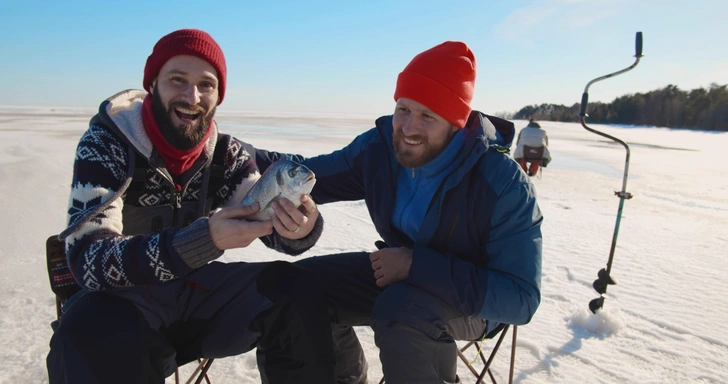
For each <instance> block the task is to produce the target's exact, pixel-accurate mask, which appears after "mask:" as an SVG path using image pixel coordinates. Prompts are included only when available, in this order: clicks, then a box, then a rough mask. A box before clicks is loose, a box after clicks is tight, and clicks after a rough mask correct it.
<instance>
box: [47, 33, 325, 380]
mask: <svg viewBox="0 0 728 384" xmlns="http://www.w3.org/2000/svg"><path fill="white" fill-rule="evenodd" d="M226 75H227V73H226V65H225V57H224V55H223V52H222V50H221V49H220V47H219V45H218V44H217V43H216V42H215V40H213V38H212V37H211V36H210V35H209V34H207V33H206V32H203V31H200V30H194V29H184V30H178V31H174V32H172V33H170V34H168V35H166V36H164V37H162V38H161V39H160V40H159V41H158V42H157V43H156V45H155V46H154V49H153V50H152V53H151V54H150V55H149V57H148V59H147V62H146V66H145V67H144V79H143V84H144V90H128V91H123V92H120V93H118V94H116V95H114V96H112V97H110V98H109V99H107V100H106V101H104V102H103V103H102V104H101V106H100V108H99V112H98V114H97V115H96V116H94V117H93V119H92V120H91V123H90V127H89V128H88V130H87V131H86V132H85V133H84V134H83V136H82V137H81V139H80V142H79V144H78V147H77V150H76V158H75V164H74V172H73V182H72V186H71V196H70V202H69V209H68V227H67V228H66V229H65V230H64V231H63V232H62V233H61V234H60V236H59V237H60V238H62V239H64V240H65V244H66V253H67V259H68V262H69V266H70V269H71V272H72V274H73V277H74V278H75V280H76V281H77V283H78V284H79V285H80V287H81V288H83V289H82V290H80V291H79V292H78V293H76V294H75V295H73V296H72V297H71V298H70V299H69V300H68V301H67V302H66V304H65V306H64V309H63V313H62V315H61V318H60V321H59V323H58V326H57V328H56V330H55V332H54V335H53V337H52V339H51V342H50V347H51V348H50V352H49V354H48V358H47V368H48V374H49V378H50V383H51V384H56V383H84V384H88V383H103V384H108V383H124V384H129V383H135V384H136V383H163V382H164V380H165V377H167V376H169V375H171V374H172V373H173V372H174V371H175V368H176V367H177V366H178V365H181V364H185V363H187V362H190V361H194V360H196V359H198V358H203V357H204V358H217V357H224V356H232V355H238V354H241V353H245V352H247V351H250V350H251V349H253V348H256V347H257V348H258V351H257V353H258V367H259V369H260V373H261V378H262V381H263V382H264V383H278V384H285V383H310V384H321V383H334V357H333V354H332V344H331V343H332V339H331V327H330V321H329V316H328V314H327V310H328V309H327V306H326V302H325V301H324V298H323V296H322V293H321V291H320V285H319V284H318V282H317V280H316V277H315V275H313V274H312V273H311V272H307V271H305V270H304V269H303V268H301V267H299V266H296V265H294V264H291V263H288V262H283V261H276V262H271V263H245V262H236V263H222V262H217V261H214V260H215V259H217V258H219V257H220V256H221V255H222V254H223V252H224V251H225V250H226V249H234V248H244V247H247V246H248V245H249V244H250V243H251V242H253V241H254V240H255V239H258V238H259V239H261V240H262V241H263V243H264V244H265V245H266V246H268V247H270V248H273V249H276V250H278V251H280V252H284V253H286V254H289V255H298V254H301V253H303V252H304V251H306V250H308V249H309V248H311V247H312V246H313V245H314V243H315V242H316V241H317V240H318V238H319V236H320V234H321V231H322V228H323V221H322V219H321V216H320V215H319V214H318V210H317V208H316V205H315V204H314V203H313V201H312V200H311V199H310V198H309V197H307V196H303V197H302V199H301V200H302V205H301V207H302V208H301V209H300V210H299V209H291V210H289V211H286V212H283V211H280V210H279V212H278V215H277V216H276V217H275V218H273V219H271V220H267V221H260V222H253V221H247V220H246V217H247V216H248V215H251V214H254V213H256V212H257V211H258V210H259V209H260V207H259V206H257V204H256V205H255V206H247V207H242V206H239V204H240V202H241V200H242V198H243V196H245V194H246V192H247V191H248V190H249V189H250V188H251V187H252V185H253V184H254V183H255V181H256V180H257V179H259V178H260V175H261V172H262V171H263V169H259V168H258V167H257V166H256V162H255V159H256V157H265V156H266V155H267V152H265V151H260V152H259V151H256V149H255V148H253V147H252V146H251V145H249V144H246V143H243V142H241V141H239V140H237V139H234V138H232V137H230V136H229V135H224V134H222V133H220V132H219V131H218V129H217V124H216V123H215V121H214V120H213V116H214V114H215V109H216V107H217V106H218V105H219V104H220V103H222V101H223V98H224V96H225V85H226Z"/></svg>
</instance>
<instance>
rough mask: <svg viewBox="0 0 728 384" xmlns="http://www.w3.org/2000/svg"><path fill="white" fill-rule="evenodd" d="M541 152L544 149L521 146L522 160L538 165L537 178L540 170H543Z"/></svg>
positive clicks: (539, 175)
mask: <svg viewBox="0 0 728 384" xmlns="http://www.w3.org/2000/svg"><path fill="white" fill-rule="evenodd" d="M543 151H544V147H530V146H528V145H524V146H523V160H525V161H526V162H528V163H538V165H539V167H538V174H537V176H538V178H539V179H540V178H541V170H542V169H543V167H544V166H543V164H544V162H543Z"/></svg>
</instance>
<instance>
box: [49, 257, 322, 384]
mask: <svg viewBox="0 0 728 384" xmlns="http://www.w3.org/2000/svg"><path fill="white" fill-rule="evenodd" d="M83 293H84V291H82V293H79V294H77V295H80V296H78V297H75V298H72V300H70V301H69V303H68V304H70V305H69V307H68V308H67V311H66V312H65V313H64V315H63V316H62V317H61V319H60V322H59V324H58V328H57V329H56V331H55V333H54V335H53V337H52V339H51V342H50V346H51V350H50V353H49V354H48V358H47V367H48V375H49V378H50V383H51V384H56V383H163V382H164V378H165V377H166V376H169V375H170V374H172V373H173V372H174V370H175V368H176V367H177V366H178V365H181V364H185V363H187V362H189V361H192V360H195V359H197V358H202V357H208V358H210V357H212V358H218V357H225V356H233V355H238V354H241V353H244V352H247V351H250V350H251V349H253V348H255V347H258V367H259V369H260V372H261V379H262V381H263V383H272V384H283V383H311V384H314V383H333V382H334V357H333V355H332V352H331V351H332V339H331V328H330V322H329V314H328V312H327V311H328V307H327V304H326V302H325V301H324V300H323V297H322V292H321V288H320V284H319V283H318V281H317V280H316V277H315V276H314V275H313V274H312V273H310V272H309V271H306V270H305V269H303V268H301V267H298V266H295V265H293V264H290V263H286V262H273V263H230V264H223V263H211V264H208V265H206V266H204V267H202V268H200V269H198V270H197V271H195V272H193V273H192V274H190V275H189V276H187V277H185V278H182V279H176V280H173V281H170V282H167V283H164V284H158V285H153V286H142V287H132V288H124V289H118V290H114V291H113V292H91V293H86V294H83Z"/></svg>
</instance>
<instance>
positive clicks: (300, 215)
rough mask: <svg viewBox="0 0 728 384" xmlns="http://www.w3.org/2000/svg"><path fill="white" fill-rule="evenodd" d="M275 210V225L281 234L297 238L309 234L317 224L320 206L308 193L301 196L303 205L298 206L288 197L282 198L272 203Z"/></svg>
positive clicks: (288, 237) (289, 237)
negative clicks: (317, 205) (318, 206)
mask: <svg viewBox="0 0 728 384" xmlns="http://www.w3.org/2000/svg"><path fill="white" fill-rule="evenodd" d="M271 207H273V211H274V212H275V213H276V214H275V215H274V216H273V227H274V228H275V229H276V231H277V232H278V234H280V235H281V236H283V237H285V238H287V239H291V240H297V239H302V238H304V237H306V236H308V234H309V233H311V231H312V230H313V227H314V226H315V225H316V219H318V215H319V212H318V208H317V207H316V203H314V202H313V199H311V197H310V196H308V195H303V196H301V205H300V206H299V207H298V208H296V206H295V205H294V204H293V203H291V202H290V201H288V199H280V200H278V201H275V202H273V203H272V204H271Z"/></svg>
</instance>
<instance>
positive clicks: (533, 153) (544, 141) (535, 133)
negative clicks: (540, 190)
mask: <svg viewBox="0 0 728 384" xmlns="http://www.w3.org/2000/svg"><path fill="white" fill-rule="evenodd" d="M524 146H527V147H529V148H528V151H526V150H525V149H524ZM513 159H515V160H516V161H517V162H518V164H520V166H521V168H522V169H523V171H524V172H526V173H527V174H528V176H534V175H536V174H537V173H538V170H539V167H546V166H547V165H548V164H549V162H551V153H550V152H549V137H548V135H546V131H545V130H543V128H541V125H540V124H539V123H537V122H536V120H535V119H533V118H531V119H530V120H529V121H528V125H527V126H526V127H525V128H523V129H521V132H519V133H518V141H517V143H516V150H515V151H514V152H513Z"/></svg>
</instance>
